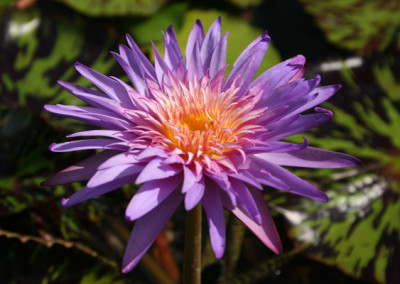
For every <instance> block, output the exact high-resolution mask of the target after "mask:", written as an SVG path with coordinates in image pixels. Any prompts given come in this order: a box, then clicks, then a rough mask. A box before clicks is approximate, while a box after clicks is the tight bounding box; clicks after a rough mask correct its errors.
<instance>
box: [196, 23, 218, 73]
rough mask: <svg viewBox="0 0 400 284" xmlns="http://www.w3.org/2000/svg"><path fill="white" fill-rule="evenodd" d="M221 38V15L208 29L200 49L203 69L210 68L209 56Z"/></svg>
mask: <svg viewBox="0 0 400 284" xmlns="http://www.w3.org/2000/svg"><path fill="white" fill-rule="evenodd" d="M220 40H221V17H218V18H217V19H216V20H215V21H214V22H213V23H212V24H211V27H210V28H209V29H208V32H207V35H206V37H205V38H204V42H203V45H202V46H201V49H200V54H201V61H202V62H203V64H204V70H207V69H208V68H210V64H211V57H212V54H213V51H214V49H215V48H216V46H217V44H218V42H219V41H220Z"/></svg>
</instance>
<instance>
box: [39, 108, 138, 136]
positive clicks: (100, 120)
mask: <svg viewBox="0 0 400 284" xmlns="http://www.w3.org/2000/svg"><path fill="white" fill-rule="evenodd" d="M44 108H45V110H47V111H48V112H52V113H56V114H59V115H62V116H65V117H69V118H73V119H76V120H80V121H84V122H87V123H90V124H93V125H96V126H99V127H101V128H106V129H115V130H125V129H130V128H132V127H133V124H132V123H131V122H129V121H127V120H124V119H122V118H120V117H118V115H117V114H116V113H113V112H111V111H108V110H105V109H98V108H91V107H84V106H69V105H61V104H57V105H45V106H44Z"/></svg>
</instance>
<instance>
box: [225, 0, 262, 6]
mask: <svg viewBox="0 0 400 284" xmlns="http://www.w3.org/2000/svg"><path fill="white" fill-rule="evenodd" d="M229 2H231V3H233V4H235V5H236V6H238V7H241V8H248V7H251V6H258V5H260V4H261V3H262V0H229Z"/></svg>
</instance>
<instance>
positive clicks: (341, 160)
mask: <svg viewBox="0 0 400 284" xmlns="http://www.w3.org/2000/svg"><path fill="white" fill-rule="evenodd" d="M256 156H257V157H260V158H262V159H263V160H267V161H269V162H271V163H273V164H276V165H280V166H292V167H305V168H346V167H353V166H356V165H359V164H360V160H358V159H357V158H355V157H353V156H350V155H347V154H344V153H339V152H332V151H327V150H322V149H318V148H313V147H307V148H305V149H302V150H300V151H291V152H288V153H262V154H257V155H256Z"/></svg>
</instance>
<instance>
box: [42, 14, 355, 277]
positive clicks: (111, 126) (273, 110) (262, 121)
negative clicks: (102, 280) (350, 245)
mask: <svg viewBox="0 0 400 284" xmlns="http://www.w3.org/2000/svg"><path fill="white" fill-rule="evenodd" d="M227 37H228V33H225V34H224V35H222V36H221V19H220V18H218V19H217V20H216V21H215V22H214V23H213V24H212V25H211V27H210V29H209V30H208V32H207V34H206V35H205V34H204V30H203V26H202V23H201V22H200V21H199V20H198V21H196V23H195V24H194V27H193V29H192V30H191V32H190V35H189V38H188V41H187V45H186V51H185V56H184V55H183V53H182V51H181V48H180V47H179V45H178V42H177V39H176V36H175V33H174V31H173V28H172V26H171V27H169V28H168V29H167V31H166V33H165V34H164V57H162V56H161V55H160V53H159V52H158V51H157V49H156V48H155V47H154V46H153V48H154V55H155V62H154V65H153V64H152V63H151V62H150V61H149V60H148V59H147V58H146V56H145V55H144V54H143V53H142V51H141V50H140V49H139V47H138V46H137V45H136V43H135V42H134V41H133V39H132V38H131V37H130V36H129V35H128V36H127V41H128V45H129V46H125V45H121V46H120V47H119V53H114V52H112V54H113V56H114V57H115V58H116V60H117V61H118V62H119V64H120V65H121V66H122V68H123V69H124V71H125V72H126V74H127V75H128V77H129V79H130V81H131V83H132V85H133V86H131V85H130V84H126V83H125V82H123V81H121V80H120V79H118V78H115V77H108V76H105V75H102V74H100V73H98V72H96V71H94V70H92V69H90V68H88V67H86V66H84V65H82V64H81V63H76V65H75V67H76V70H77V71H78V72H79V73H80V74H81V75H82V76H84V77H85V78H87V79H88V80H89V81H91V82H92V83H93V84H94V86H96V87H97V89H96V90H94V89H92V88H85V87H81V86H78V85H75V84H72V83H67V82H59V84H60V85H61V86H62V87H63V88H64V89H65V90H67V91H68V92H70V93H71V94H73V95H74V96H76V97H77V98H79V99H81V100H83V101H84V102H86V103H87V104H89V105H90V107H89V106H71V105H60V104H58V105H46V106H45V109H46V110H47V111H49V112H52V113H55V114H58V115H62V116H65V117H69V118H73V119H77V120H80V121H84V122H87V123H90V124H93V125H95V126H97V127H98V130H87V131H82V132H77V133H74V134H71V135H69V136H68V138H78V139H77V140H73V141H69V142H64V143H59V144H52V145H51V146H50V150H51V151H54V152H68V151H79V150H89V149H90V150H93V149H96V150H101V151H98V153H97V154H95V155H94V156H92V157H90V158H88V159H86V160H84V161H81V162H79V163H77V164H75V165H72V166H70V167H68V168H66V169H64V170H62V171H60V172H59V173H57V174H55V175H54V176H52V177H50V178H49V179H47V180H46V181H45V182H44V185H56V184H64V183H69V182H75V181H86V180H87V183H86V186H85V187H83V188H82V189H81V190H79V191H77V192H76V193H74V194H73V195H72V196H70V197H69V198H66V199H63V200H62V205H63V206H64V207H69V206H72V205H75V204H77V203H79V202H82V201H85V200H87V199H90V198H92V197H95V196H99V195H101V194H105V193H107V192H110V191H112V190H115V189H118V188H120V187H121V186H123V185H126V184H128V183H136V184H138V185H141V186H140V188H139V189H138V191H137V192H136V194H135V195H134V196H133V197H132V199H131V200H130V203H129V205H128V206H127V208H126V218H127V219H128V220H130V221H136V222H135V224H134V228H133V231H132V234H131V237H130V240H129V242H128V245H127V248H126V252H125V256H124V259H123V269H122V271H123V272H128V271H130V270H132V269H133V268H134V267H135V266H136V265H137V263H138V262H139V260H140V259H141V257H142V256H143V255H144V253H145V252H146V251H147V250H148V249H149V247H150V246H151V245H152V243H153V242H154V240H155V238H156V237H157V235H158V234H159V232H160V231H161V230H162V228H163V227H164V225H165V224H166V222H167V221H168V220H169V219H170V218H171V216H172V214H173V213H174V211H175V210H176V209H177V207H178V206H179V205H180V204H181V203H182V202H183V203H184V206H185V209H186V210H191V209H192V208H194V207H195V206H196V205H197V204H199V203H201V205H202V206H203V208H204V211H205V215H206V217H207V221H208V227H209V234H210V239H211V244H212V248H213V250H214V252H215V255H216V257H217V258H220V257H222V256H223V254H224V250H225V221H224V214H223V211H224V209H226V210H228V211H230V212H231V213H233V214H234V215H235V216H236V217H237V218H239V219H240V220H241V221H242V222H243V223H244V224H245V225H246V226H247V227H248V228H249V229H250V230H251V231H253V232H254V234H256V235H257V236H258V238H259V239H260V240H261V241H262V242H263V243H264V244H265V245H266V246H268V247H269V248H270V249H271V250H272V251H274V252H275V253H281V252H282V246H281V242H280V239H279V235H278V233H277V230H276V228H275V225H274V222H273V219H272V218H271V215H270V213H269V211H268V208H267V206H266V204H265V202H264V199H263V186H262V185H266V186H269V187H274V188H276V189H279V190H283V191H288V192H292V193H295V194H299V195H303V196H306V197H310V198H313V199H317V200H321V201H327V199H328V198H327V196H326V195H325V193H323V192H322V191H320V190H319V189H317V188H316V187H315V186H313V185H312V184H310V183H308V182H306V181H304V180H302V179H301V178H299V177H297V176H296V175H294V174H292V173H291V172H289V171H288V170H286V169H285V168H284V167H283V166H293V167H310V168H341V167H349V166H354V165H356V164H357V163H358V160H357V159H356V158H354V157H352V156H349V155H346V154H343V153H337V152H331V151H326V150H321V149H317V148H313V147H310V146H308V140H307V139H305V138H304V142H303V143H301V144H294V143H289V142H283V141H281V139H283V138H285V137H289V136H292V135H294V134H297V133H301V132H304V131H307V130H309V129H311V128H314V127H317V126H319V125H321V124H323V123H325V122H326V121H328V120H329V119H330V118H331V117H332V112H331V111H329V110H326V109H323V108H320V107H316V106H317V105H318V104H320V103H321V102H323V101H325V100H327V99H328V98H330V97H331V96H332V95H333V94H334V93H335V92H336V91H337V90H338V89H339V88H340V86H338V85H330V86H322V87H321V86H319V84H320V76H318V75H317V76H315V78H313V79H310V80H306V79H304V78H303V73H304V71H303V70H304V64H305V58H304V57H303V56H301V55H298V56H295V57H293V58H290V59H288V60H286V61H283V62H281V63H279V64H277V65H275V66H273V67H272V68H270V69H268V70H266V71H265V72H264V73H262V74H261V75H260V76H258V77H257V78H255V79H254V76H255V74H256V71H257V69H258V67H259V65H260V63H261V61H262V59H263V57H264V54H265V52H266V50H267V48H268V45H269V43H270V37H269V36H268V34H267V32H264V33H263V34H261V35H260V36H259V37H258V38H256V39H255V40H254V41H253V42H252V43H251V44H250V45H249V46H248V47H247V48H246V49H245V50H244V51H243V52H242V53H241V55H240V56H239V57H238V59H237V60H236V62H235V63H234V64H233V66H232V69H231V71H230V73H229V74H226V67H227V63H226V50H227ZM314 107H315V108H314ZM311 108H314V112H313V113H308V114H302V113H303V112H304V111H306V110H309V109H311ZM80 137H87V138H86V139H81V138H80ZM99 137H103V138H99Z"/></svg>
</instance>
